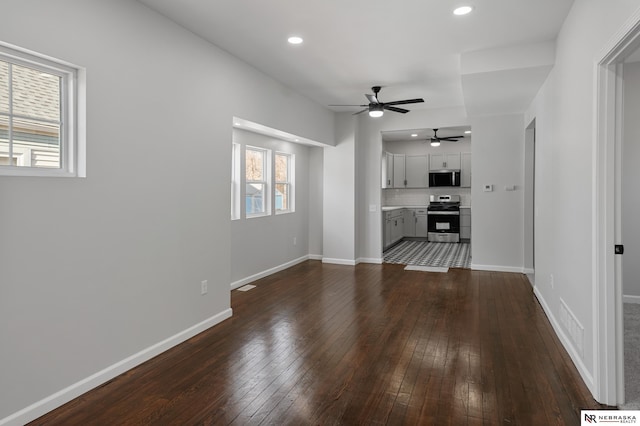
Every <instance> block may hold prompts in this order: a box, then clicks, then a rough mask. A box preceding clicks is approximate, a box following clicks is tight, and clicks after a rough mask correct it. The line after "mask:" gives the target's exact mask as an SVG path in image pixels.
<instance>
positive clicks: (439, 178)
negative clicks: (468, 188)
mask: <svg viewBox="0 0 640 426" xmlns="http://www.w3.org/2000/svg"><path fill="white" fill-rule="evenodd" d="M429 186H430V187H432V186H460V170H434V171H432V172H429Z"/></svg>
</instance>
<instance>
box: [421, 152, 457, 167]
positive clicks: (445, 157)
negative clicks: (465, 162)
mask: <svg viewBox="0 0 640 426" xmlns="http://www.w3.org/2000/svg"><path fill="white" fill-rule="evenodd" d="M429 157H430V161H429V170H442V169H456V170H459V169H460V153H455V154H431V155H430V156H429Z"/></svg>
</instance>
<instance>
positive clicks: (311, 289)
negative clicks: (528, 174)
mask: <svg viewBox="0 0 640 426" xmlns="http://www.w3.org/2000/svg"><path fill="white" fill-rule="evenodd" d="M403 268H404V267H403V266H402V265H389V264H385V265H366V264H363V265H358V266H356V267H355V268H354V267H349V266H338V265H327V264H324V265H323V264H322V263H320V262H318V261H308V262H304V263H302V264H299V265H297V266H294V267H292V268H290V269H288V270H286V271H283V272H280V273H277V274H275V275H272V276H270V277H267V278H264V279H262V280H260V281H257V282H254V283H253V284H255V285H256V286H257V287H256V288H255V289H253V290H250V291H248V292H239V291H233V292H232V296H231V306H232V308H233V312H234V315H233V317H232V318H231V319H228V320H227V321H225V322H223V323H221V324H219V325H218V326H216V327H213V328H212V329H210V330H208V331H206V332H204V333H201V334H199V335H198V336H196V337H194V338H193V339H191V340H189V341H187V342H185V343H183V344H182V345H179V346H177V347H175V348H173V349H171V350H170V351H167V352H165V353H163V354H161V355H160V356H158V357H156V358H154V359H152V360H150V361H149V362H147V363H145V364H142V365H141V366H139V367H137V368H135V369H133V370H131V371H129V372H127V373H125V374H123V375H121V376H119V377H117V378H115V379H114V380H112V381H110V382H108V383H106V384H104V385H103V386H101V387H99V388H97V389H94V390H92V391H90V392H88V393H87V394H85V395H83V396H81V397H80V398H78V399H76V400H74V401H71V402H70V403H68V404H66V405H65V406H63V407H60V408H59V409H57V410H55V411H53V412H51V413H49V414H47V415H46V416H44V417H41V418H40V419H38V420H36V421H35V422H34V424H38V425H57V424H59V425H123V424H126V425H129V424H144V425H146V424H152V425H165V424H175V425H191V424H206V425H218V424H238V425H245V424H274V425H281V424H291V425H360V424H362V425H377V424H380V425H382V424H390V425H396V424H398V425H399V424H407V425H445V424H451V425H467V424H468V425H480V424H483V425H498V424H508V425H527V426H529V425H578V424H580V420H579V414H580V409H595V408H601V406H600V405H599V404H598V403H596V402H595V401H594V400H593V399H592V397H591V395H590V394H589V391H588V390H587V388H586V386H585V385H584V383H583V382H582V380H581V378H580V376H579V375H578V373H577V371H576V369H575V367H574V365H573V364H572V362H571V360H570V359H569V357H568V355H567V354H566V352H565V351H564V349H563V348H562V346H561V344H560V342H559V341H558V339H557V338H556V336H555V334H554V333H553V331H552V329H551V326H550V324H549V322H548V320H547V318H546V316H545V314H544V313H543V311H542V309H541V307H540V305H539V304H538V302H537V301H536V299H535V297H534V295H533V292H532V289H531V286H530V285H529V283H528V282H527V281H526V278H525V277H524V276H523V275H520V274H510V273H493V272H480V271H470V270H465V269H450V270H449V273H446V274H443V273H426V272H409V271H404V270H403Z"/></svg>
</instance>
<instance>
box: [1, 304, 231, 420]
mask: <svg viewBox="0 0 640 426" xmlns="http://www.w3.org/2000/svg"><path fill="white" fill-rule="evenodd" d="M232 315H233V311H232V310H231V308H229V309H225V310H224V311H222V312H220V313H218V314H216V315H214V316H212V317H210V318H208V319H206V320H204V321H202V322H200V323H198V324H196V325H194V326H191V327H189V328H187V329H186V330H183V331H181V332H179V333H177V334H174V335H173V336H171V337H169V338H167V339H165V340H163V341H161V342H158V343H156V344H155V345H152V346H149V347H148V348H146V349H143V350H142V351H140V352H138V353H136V354H133V355H131V356H130V357H128V358H125V359H123V360H122V361H119V362H117V363H115V364H113V365H111V366H109V367H107V368H105V369H104V370H101V371H98V372H97V373H95V374H93V375H91V376H89V377H87V378H85V379H82V380H80V381H79V382H76V383H74V384H72V385H71V386H69V387H66V388H64V389H62V390H60V391H58V392H56V393H54V394H53V395H50V396H48V397H46V398H44V399H42V400H40V401H38V402H36V403H34V404H31V405H30V406H28V407H26V408H23V409H22V410H20V411H17V412H15V413H13V414H11V415H10V416H8V417H5V418H4V419H0V426H9V425H11V426H13V425H23V424H26V423H29V422H30V421H33V420H35V419H37V418H38V417H40V416H42V415H44V414H46V413H48V412H49V411H51V410H54V409H56V408H58V407H60V406H62V405H63V404H66V403H67V402H69V401H71V400H73V399H75V398H77V397H79V396H80V395H82V394H84V393H86V392H88V391H90V390H91V389H94V388H96V387H98V386H100V385H102V384H103V383H106V382H108V381H109V380H111V379H113V378H114V377H116V376H118V375H120V374H122V373H124V372H126V371H129V370H131V369H132V368H134V367H136V366H138V365H140V364H142V363H144V362H146V361H148V360H150V359H151V358H153V357H155V356H157V355H159V354H161V353H163V352H165V351H167V350H169V349H171V348H172V347H174V346H177V345H179V344H180V343H183V342H185V341H186V340H188V339H190V338H192V337H193V336H195V335H197V334H199V333H202V332H203V331H205V330H207V329H209V328H211V327H213V326H215V325H217V324H219V323H221V322H222V321H224V320H226V319H227V318H230V317H231V316H232Z"/></svg>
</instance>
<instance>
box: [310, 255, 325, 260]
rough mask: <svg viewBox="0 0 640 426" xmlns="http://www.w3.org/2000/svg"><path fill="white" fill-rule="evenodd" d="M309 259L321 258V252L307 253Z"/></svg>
mask: <svg viewBox="0 0 640 426" xmlns="http://www.w3.org/2000/svg"><path fill="white" fill-rule="evenodd" d="M308 257H309V260H322V255H321V254H310V255H308Z"/></svg>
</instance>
